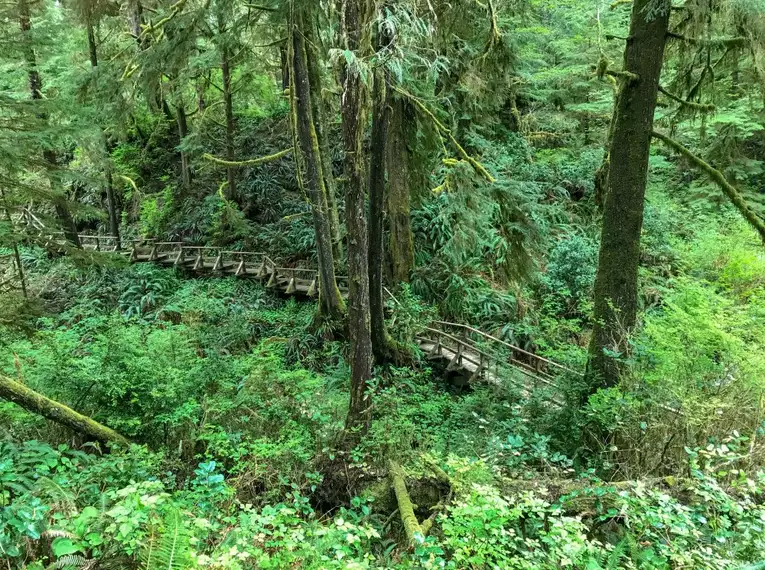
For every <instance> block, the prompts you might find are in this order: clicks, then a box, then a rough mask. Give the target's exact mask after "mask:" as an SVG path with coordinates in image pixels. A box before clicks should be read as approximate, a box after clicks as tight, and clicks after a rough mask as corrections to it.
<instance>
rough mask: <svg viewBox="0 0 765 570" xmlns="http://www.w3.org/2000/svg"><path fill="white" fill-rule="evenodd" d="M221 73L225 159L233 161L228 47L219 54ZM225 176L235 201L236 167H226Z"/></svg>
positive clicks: (229, 191)
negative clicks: (224, 110) (224, 122)
mask: <svg viewBox="0 0 765 570" xmlns="http://www.w3.org/2000/svg"><path fill="white" fill-rule="evenodd" d="M220 69H221V73H222V75H223V105H224V107H225V109H226V160H229V161H232V162H233V161H234V159H235V158H236V156H235V154H234V134H235V131H236V125H235V124H234V101H233V95H232V92H231V68H230V62H229V53H228V49H226V48H224V49H223V53H222V56H221V64H220ZM226 176H227V180H228V196H229V198H230V199H231V200H232V201H234V202H236V201H237V198H238V196H237V193H236V169H235V168H234V167H233V166H228V167H227V168H226Z"/></svg>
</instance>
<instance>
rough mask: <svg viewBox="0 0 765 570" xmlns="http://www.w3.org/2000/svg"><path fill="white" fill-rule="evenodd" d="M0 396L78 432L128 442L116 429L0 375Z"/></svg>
mask: <svg viewBox="0 0 765 570" xmlns="http://www.w3.org/2000/svg"><path fill="white" fill-rule="evenodd" d="M0 398H5V399H6V400H9V401H11V402H13V403H14V404H17V405H19V406H21V407H22V408H24V409H25V410H27V411H29V412H32V413H34V414H39V415H41V416H43V417H44V418H47V419H49V420H51V421H54V422H56V423H58V424H61V425H63V426H66V427H68V428H70V429H72V430H74V431H76V432H78V433H81V434H83V435H86V436H88V437H90V438H92V439H95V440H98V441H102V442H104V443H116V444H118V445H121V446H124V447H127V446H128V445H129V442H128V440H127V439H125V438H124V437H122V436H121V435H120V434H118V433H117V432H116V431H114V430H112V429H111V428H108V427H106V426H105V425H102V424H100V423H98V422H97V421H95V420H92V419H90V418H89V417H87V416H83V415H82V414H80V413H78V412H75V411H74V410H73V409H72V408H70V407H68V406H65V405H64V404H61V403H59V402H56V401H55V400H51V399H50V398H47V397H45V396H43V395H42V394H40V393H39V392H35V391H34V390H32V389H31V388H27V387H26V386H24V385H23V384H21V383H20V382H17V381H16V380H13V379H12V378H8V377H7V376H2V375H0Z"/></svg>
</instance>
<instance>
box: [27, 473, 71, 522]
mask: <svg viewBox="0 0 765 570" xmlns="http://www.w3.org/2000/svg"><path fill="white" fill-rule="evenodd" d="M35 494H36V495H38V496H43V497H44V498H45V499H48V500H49V502H52V503H56V504H58V505H61V510H64V511H66V512H68V513H74V512H76V511H77V505H75V502H74V495H72V494H71V493H70V492H69V491H67V490H66V489H64V488H63V487H62V486H61V485H59V484H58V483H56V482H55V481H54V480H53V479H51V478H49V477H40V479H39V480H38V481H37V484H36V486H35Z"/></svg>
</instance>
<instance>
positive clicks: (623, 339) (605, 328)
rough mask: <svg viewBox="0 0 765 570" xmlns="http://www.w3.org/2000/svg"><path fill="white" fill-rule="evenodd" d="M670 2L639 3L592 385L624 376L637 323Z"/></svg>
mask: <svg viewBox="0 0 765 570" xmlns="http://www.w3.org/2000/svg"><path fill="white" fill-rule="evenodd" d="M669 14H670V3H669V1H668V0H660V1H659V2H657V1H656V0H635V2H633V5H632V15H631V20H630V32H629V36H628V39H627V46H626V49H625V52H624V66H623V72H627V73H623V74H622V77H621V78H620V81H621V86H620V91H619V95H618V97H617V100H616V107H615V110H614V113H615V115H614V118H613V122H612V127H611V133H610V136H611V142H610V149H609V166H608V168H609V170H610V175H609V176H608V178H607V184H606V192H605V196H603V227H602V230H601V244H600V254H599V258H598V271H597V276H596V279H595V311H594V317H595V324H594V327H593V335H592V341H591V343H590V361H589V367H588V372H589V375H590V376H589V377H590V379H591V390H592V391H594V390H596V389H597V388H599V387H607V386H614V385H616V383H617V382H618V381H619V375H620V369H621V366H620V362H621V359H620V357H621V356H624V355H625V354H626V353H627V351H628V335H629V333H630V331H631V330H632V329H633V327H634V326H635V321H636V317H637V301H638V263H639V260H640V232H641V230H642V227H643V206H644V202H645V189H646V179H647V173H648V156H649V149H650V145H651V130H652V126H653V115H654V110H655V108H656V98H657V93H658V88H659V77H660V75H661V68H662V62H663V59H664V46H665V43H666V38H667V31H668V25H669Z"/></svg>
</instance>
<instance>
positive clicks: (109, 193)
mask: <svg viewBox="0 0 765 570" xmlns="http://www.w3.org/2000/svg"><path fill="white" fill-rule="evenodd" d="M107 152H108V150H107ZM109 161H110V164H109V166H108V167H107V169H106V205H107V208H108V209H109V233H110V234H111V235H112V237H113V238H114V240H115V243H114V245H115V247H116V249H117V251H119V250H121V249H122V243H121V241H120V222H119V216H118V214H117V198H116V197H115V195H114V177H113V175H112V165H111V157H109Z"/></svg>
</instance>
